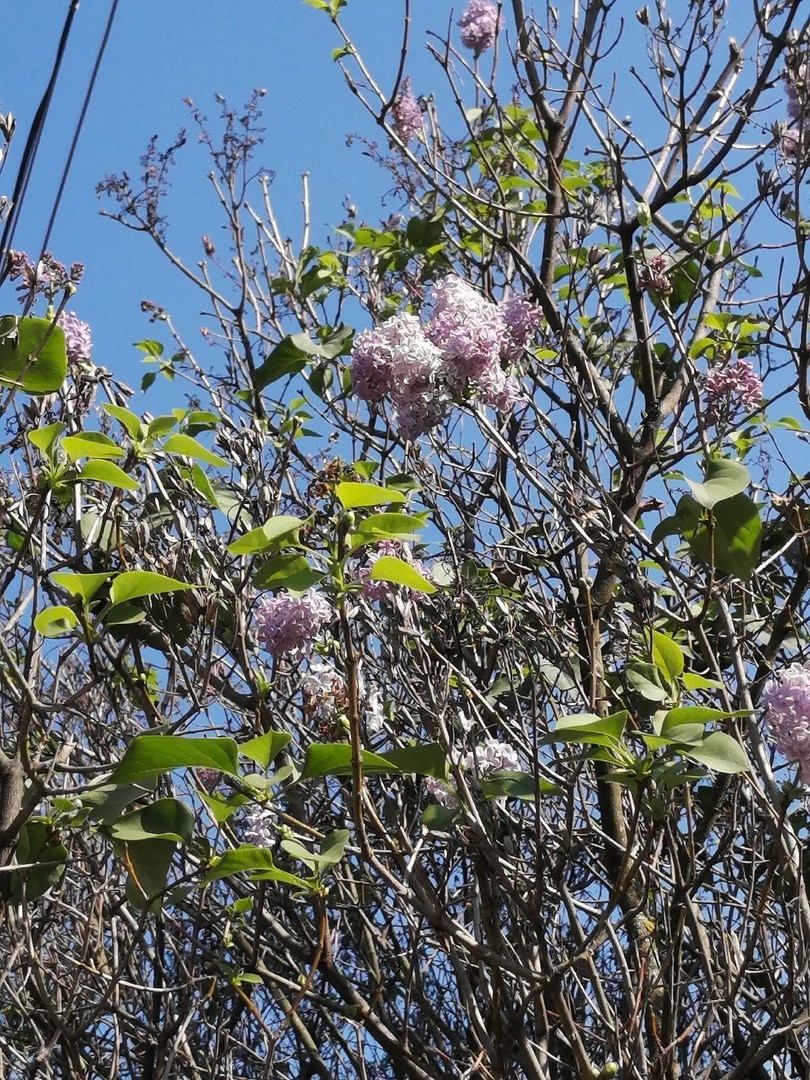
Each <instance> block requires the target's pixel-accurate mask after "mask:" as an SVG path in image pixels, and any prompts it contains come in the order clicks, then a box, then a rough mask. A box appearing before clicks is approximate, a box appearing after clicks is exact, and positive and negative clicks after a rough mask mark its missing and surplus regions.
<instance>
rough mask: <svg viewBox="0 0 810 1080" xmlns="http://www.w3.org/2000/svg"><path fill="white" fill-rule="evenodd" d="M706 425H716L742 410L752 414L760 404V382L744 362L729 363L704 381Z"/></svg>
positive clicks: (711, 372) (715, 369)
mask: <svg viewBox="0 0 810 1080" xmlns="http://www.w3.org/2000/svg"><path fill="white" fill-rule="evenodd" d="M703 392H704V395H705V410H706V422H707V423H709V424H716V423H717V422H718V421H720V420H724V419H725V420H727V419H728V418H729V417H730V416H732V415H733V414H734V413H736V412H739V411H740V410H742V411H743V412H751V410H752V409H756V407H757V406H758V405H759V404H760V403H761V401H762V382H761V380H760V379H759V377H758V376H757V375H755V374H754V369H753V368H752V366H751V364H749V362H748V361H747V360H730V361H729V362H728V363H727V364H724V365H723V366H722V367H717V368H712V369H711V371H709V372H707V374H706V375H705V376H704V378H703Z"/></svg>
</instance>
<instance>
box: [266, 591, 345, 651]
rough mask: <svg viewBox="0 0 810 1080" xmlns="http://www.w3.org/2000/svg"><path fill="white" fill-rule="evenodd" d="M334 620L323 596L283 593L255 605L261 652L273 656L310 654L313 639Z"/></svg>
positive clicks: (330, 607)
mask: <svg viewBox="0 0 810 1080" xmlns="http://www.w3.org/2000/svg"><path fill="white" fill-rule="evenodd" d="M333 617H334V609H333V608H332V605H331V604H330V603H329V601H328V600H327V598H326V597H325V596H324V595H323V593H319V592H314V591H311V592H307V593H304V594H303V595H302V596H296V595H295V594H294V593H291V592H283V593H280V594H279V595H278V596H263V597H262V598H261V599H260V600H259V602H258V604H257V605H256V629H257V632H258V635H259V642H260V644H261V646H262V648H264V649H266V650H267V652H269V653H271V654H272V655H273V656H281V655H282V654H285V653H288V654H290V655H291V656H293V657H295V656H303V655H306V654H307V653H309V652H310V651H311V649H312V646H313V644H314V642H315V638H316V637H317V636H318V634H319V633H320V631H321V630H322V629H323V628H324V626H326V624H327V623H328V622H330V621H331V620H332V618H333Z"/></svg>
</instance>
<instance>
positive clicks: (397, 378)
mask: <svg viewBox="0 0 810 1080" xmlns="http://www.w3.org/2000/svg"><path fill="white" fill-rule="evenodd" d="M442 369H443V362H442V354H441V353H440V352H439V350H438V349H437V348H436V346H435V345H433V344H431V342H430V341H428V339H427V337H426V336H425V332H424V330H423V329H422V325H421V323H420V322H419V320H418V319H417V317H416V316H415V315H411V314H409V313H408V312H403V313H402V314H400V315H395V316H394V317H393V318H391V319H388V320H386V322H384V323H382V324H381V325H380V326H378V327H376V328H375V329H374V330H364V331H362V333H360V334H358V335H357V338H356V339H355V342H354V348H353V349H352V383H353V384H354V388H355V390H356V391H357V394H358V396H359V397H361V398H362V399H363V400H364V401H380V400H381V399H382V398H383V397H389V398H390V400H391V402H392V404H393V406H394V414H395V425H396V428H397V430H398V432H399V433H400V435H401V436H402V437H403V438H405V439H415V438H417V437H418V436H419V435H423V434H424V433H425V432H426V431H430V429H431V428H433V427H435V426H436V425H437V424H438V423H439V422H440V421H441V419H442V417H443V415H444V411H445V407H446V403H447V401H448V400H449V398H448V394H447V391H446V390H445V388H444V387H443V385H442V383H441V375H442Z"/></svg>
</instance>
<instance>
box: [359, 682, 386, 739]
mask: <svg viewBox="0 0 810 1080" xmlns="http://www.w3.org/2000/svg"><path fill="white" fill-rule="evenodd" d="M364 711H365V714H366V731H367V732H368V733H369V735H376V734H378V732H380V731H382V729H383V726H384V725H385V712H384V708H383V699H382V694H381V693H380V690H379V687H377V686H372V687H371V689H370V690H368V691H367V693H366V695H365V709H364Z"/></svg>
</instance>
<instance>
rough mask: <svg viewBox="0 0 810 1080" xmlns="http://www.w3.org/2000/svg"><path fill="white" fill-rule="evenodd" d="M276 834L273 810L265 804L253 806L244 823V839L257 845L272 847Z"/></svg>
mask: <svg viewBox="0 0 810 1080" xmlns="http://www.w3.org/2000/svg"><path fill="white" fill-rule="evenodd" d="M274 835H275V832H274V829H273V812H272V810H268V809H266V807H264V806H258V805H254V806H251V808H250V809H249V810H248V811H247V812H246V813H245V817H244V821H243V824H242V840H243V841H244V842H245V843H246V844H253V845H254V846H255V847H270V844H271V843H272V841H273V837H274Z"/></svg>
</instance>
